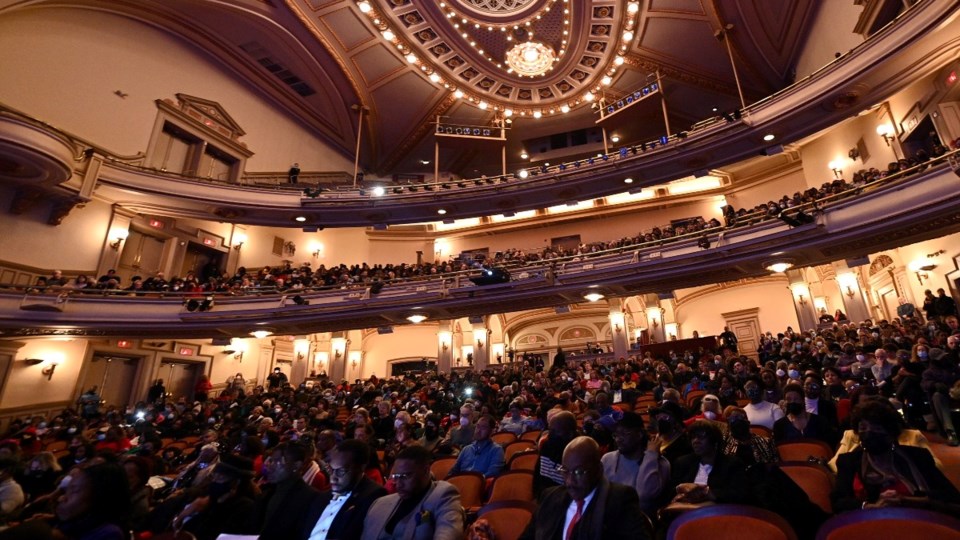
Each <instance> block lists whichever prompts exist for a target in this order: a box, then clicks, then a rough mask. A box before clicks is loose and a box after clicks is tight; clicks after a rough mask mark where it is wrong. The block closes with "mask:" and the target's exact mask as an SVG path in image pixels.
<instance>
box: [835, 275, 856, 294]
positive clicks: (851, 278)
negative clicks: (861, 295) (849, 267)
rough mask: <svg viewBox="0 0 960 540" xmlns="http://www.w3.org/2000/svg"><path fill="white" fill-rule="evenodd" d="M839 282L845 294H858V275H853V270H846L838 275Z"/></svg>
mask: <svg viewBox="0 0 960 540" xmlns="http://www.w3.org/2000/svg"><path fill="white" fill-rule="evenodd" d="M837 283H838V284H839V285H840V288H841V290H842V291H843V294H845V295H847V296H848V297H850V298H853V297H854V296H856V294H857V292H856V290H855V289H856V288H858V287H857V276H855V275H853V273H852V272H844V273H842V274H839V275H838V276H837Z"/></svg>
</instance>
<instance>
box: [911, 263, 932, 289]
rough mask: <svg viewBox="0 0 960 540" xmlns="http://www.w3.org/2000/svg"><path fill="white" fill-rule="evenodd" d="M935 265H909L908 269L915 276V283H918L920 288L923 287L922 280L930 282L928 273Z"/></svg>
mask: <svg viewBox="0 0 960 540" xmlns="http://www.w3.org/2000/svg"><path fill="white" fill-rule="evenodd" d="M936 267H937V265H935V264H923V263H913V264H911V265H910V269H911V270H913V271H914V273H916V274H917V281H919V282H920V286H921V287H922V286H923V280H927V281H930V274H929V272H930V271H931V270H933V269H934V268H936Z"/></svg>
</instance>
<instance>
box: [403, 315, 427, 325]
mask: <svg viewBox="0 0 960 540" xmlns="http://www.w3.org/2000/svg"><path fill="white" fill-rule="evenodd" d="M407 320H408V321H410V322H412V323H413V324H420V323H422V322H423V321H425V320H427V316H426V315H421V314H419V313H417V314H415V315H410V316H409V317H407Z"/></svg>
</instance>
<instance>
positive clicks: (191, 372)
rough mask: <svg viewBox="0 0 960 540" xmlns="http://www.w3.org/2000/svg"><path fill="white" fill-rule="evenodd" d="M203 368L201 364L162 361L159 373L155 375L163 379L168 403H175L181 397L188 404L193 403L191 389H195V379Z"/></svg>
mask: <svg viewBox="0 0 960 540" xmlns="http://www.w3.org/2000/svg"><path fill="white" fill-rule="evenodd" d="M203 368H204V364H203V362H186V361H183V360H163V361H162V362H160V371H159V372H158V373H157V378H158V379H163V385H164V386H165V387H166V389H167V394H168V395H169V396H170V401H176V400H178V399H180V398H181V397H183V398H186V399H187V402H188V403H189V402H192V401H193V389H194V387H196V384H197V378H199V376H200V374H201V373H202V372H203Z"/></svg>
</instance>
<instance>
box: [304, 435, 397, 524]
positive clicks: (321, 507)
mask: <svg viewBox="0 0 960 540" xmlns="http://www.w3.org/2000/svg"><path fill="white" fill-rule="evenodd" d="M370 453H371V449H370V446H368V445H367V443H365V442H363V441H360V440H357V439H347V440H346V441H343V442H342V443H340V444H339V445H338V446H337V447H336V449H335V450H334V451H333V452H331V454H330V469H331V475H330V487H331V488H332V491H326V492H324V493H321V494H320V496H319V497H318V498H317V499H316V500H315V501H314V503H313V505H312V506H311V507H310V508H309V509H308V510H307V511H306V513H305V514H300V515H301V516H303V519H302V520H299V521H300V531H299V533H298V535H296V536H290V537H289V538H296V539H298V540H334V539H350V540H354V539H356V538H360V534H361V532H363V518H364V516H366V514H367V510H369V509H370V505H371V504H373V501H375V500H377V499H379V498H380V497H383V496H384V495H386V494H387V490H385V489H383V486H381V485H379V484H377V483H376V482H374V481H373V480H370V479H369V478H367V476H366V475H365V474H364V471H365V469H366V465H367V462H368V461H370ZM291 515H294V514H291Z"/></svg>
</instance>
